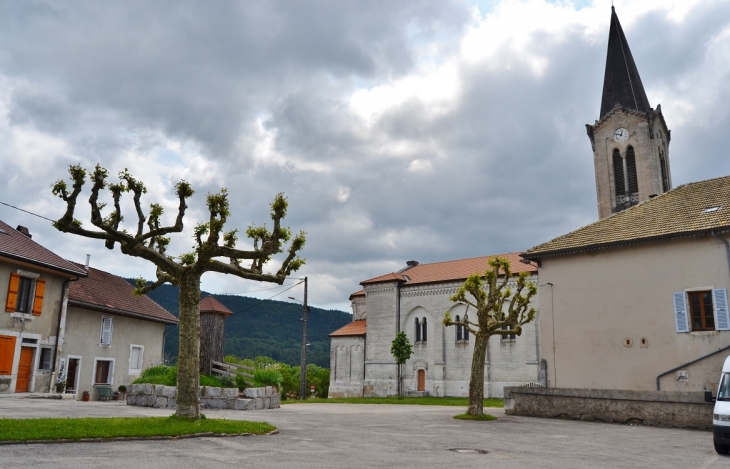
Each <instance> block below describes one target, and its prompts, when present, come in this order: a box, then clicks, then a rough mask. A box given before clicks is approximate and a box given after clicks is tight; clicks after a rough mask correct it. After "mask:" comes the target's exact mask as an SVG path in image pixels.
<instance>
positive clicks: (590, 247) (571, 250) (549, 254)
mask: <svg viewBox="0 0 730 469" xmlns="http://www.w3.org/2000/svg"><path fill="white" fill-rule="evenodd" d="M728 231H730V227H724V228H723V229H721V230H717V229H715V228H713V229H711V230H702V231H692V232H688V233H675V234H672V235H661V236H652V237H649V238H641V239H631V240H625V241H614V242H612V243H606V244H592V245H588V246H582V247H579V248H569V249H558V250H555V251H545V252H537V253H534V254H532V253H530V252H524V253H522V254H520V257H522V258H523V259H527V260H530V261H534V262H539V261H540V260H541V259H544V258H546V257H555V256H561V255H564V254H577V253H580V252H586V251H598V250H600V249H608V248H613V247H620V246H631V245H633V244H643V243H649V242H652V241H661V240H665V239H679V238H691V237H693V236H702V235H712V236H715V235H714V234H713V233H727V232H728Z"/></svg>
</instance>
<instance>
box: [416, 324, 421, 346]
mask: <svg viewBox="0 0 730 469" xmlns="http://www.w3.org/2000/svg"><path fill="white" fill-rule="evenodd" d="M420 341H421V323H420V322H419V321H418V318H416V342H420Z"/></svg>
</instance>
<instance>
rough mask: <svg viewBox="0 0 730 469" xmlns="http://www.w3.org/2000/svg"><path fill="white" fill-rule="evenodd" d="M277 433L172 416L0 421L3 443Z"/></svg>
mask: <svg viewBox="0 0 730 469" xmlns="http://www.w3.org/2000/svg"><path fill="white" fill-rule="evenodd" d="M273 430H276V427H274V426H272V425H269V424H268V423H266V422H246V421H240V420H222V419H201V420H188V419H180V418H177V417H175V416H172V417H135V418H42V419H22V420H21V419H0V441H9V440H12V441H28V440H78V439H81V438H114V437H152V436H180V435H190V434H193V433H208V432H212V433H229V434H235V433H253V434H257V435H260V434H263V433H268V432H271V431H273Z"/></svg>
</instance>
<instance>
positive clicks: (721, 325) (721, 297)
mask: <svg viewBox="0 0 730 469" xmlns="http://www.w3.org/2000/svg"><path fill="white" fill-rule="evenodd" d="M712 296H713V297H714V298H713V299H714V300H715V317H716V320H715V325H716V326H717V330H718V331H730V316H729V315H728V311H727V290H725V289H724V288H718V289H717V290H713V291H712Z"/></svg>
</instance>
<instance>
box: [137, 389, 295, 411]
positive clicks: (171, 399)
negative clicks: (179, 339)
mask: <svg viewBox="0 0 730 469" xmlns="http://www.w3.org/2000/svg"><path fill="white" fill-rule="evenodd" d="M198 395H199V396H200V408H201V409H232V410H263V409H278V408H279V407H281V396H280V394H279V391H278V390H277V389H276V388H275V387H273V386H266V387H265V388H248V389H245V390H244V391H243V398H240V397H239V392H238V389H237V388H216V387H212V386H201V387H200V392H199V394H198ZM176 396H177V387H176V386H165V385H163V384H132V385H131V386H130V387H129V392H128V393H127V405H135V406H141V407H156V408H160V409H174V408H175V407H176V406H177V402H176Z"/></svg>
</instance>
